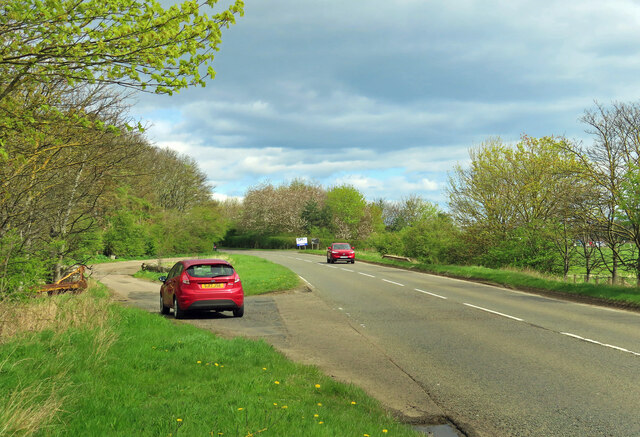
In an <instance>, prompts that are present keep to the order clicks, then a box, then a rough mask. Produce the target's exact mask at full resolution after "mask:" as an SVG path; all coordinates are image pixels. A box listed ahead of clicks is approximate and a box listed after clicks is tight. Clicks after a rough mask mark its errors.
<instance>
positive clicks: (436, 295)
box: [414, 288, 448, 299]
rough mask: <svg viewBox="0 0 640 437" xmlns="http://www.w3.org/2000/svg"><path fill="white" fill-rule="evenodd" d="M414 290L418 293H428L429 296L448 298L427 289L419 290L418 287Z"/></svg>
mask: <svg viewBox="0 0 640 437" xmlns="http://www.w3.org/2000/svg"><path fill="white" fill-rule="evenodd" d="M414 290H415V291H419V292H420V293H424V294H428V295H429V296H434V297H439V298H440V299H448V298H447V297H444V296H440V295H439V294H435V293H429V292H428V291H424V290H420V289H419V288H414Z"/></svg>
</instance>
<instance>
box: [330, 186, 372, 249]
mask: <svg viewBox="0 0 640 437" xmlns="http://www.w3.org/2000/svg"><path fill="white" fill-rule="evenodd" d="M327 206H328V207H329V210H330V211H331V214H332V215H333V227H334V230H335V235H336V237H337V238H343V239H346V240H350V239H354V238H359V237H366V236H367V235H358V226H359V225H360V222H361V220H362V219H363V218H364V217H365V213H366V208H367V202H366V200H365V198H364V196H363V195H362V193H360V191H358V190H357V189H356V188H354V187H353V186H351V185H340V186H337V187H333V188H331V189H330V190H329V191H328V192H327Z"/></svg>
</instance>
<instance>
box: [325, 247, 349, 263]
mask: <svg viewBox="0 0 640 437" xmlns="http://www.w3.org/2000/svg"><path fill="white" fill-rule="evenodd" d="M336 261H346V262H348V263H351V264H353V263H355V262H356V253H355V252H354V250H353V247H351V245H350V244H349V243H332V244H331V246H329V247H327V263H330V264H332V263H335V262H336Z"/></svg>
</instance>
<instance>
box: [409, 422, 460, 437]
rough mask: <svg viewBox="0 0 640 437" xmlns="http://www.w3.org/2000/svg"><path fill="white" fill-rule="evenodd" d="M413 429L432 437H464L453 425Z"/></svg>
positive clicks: (425, 426) (415, 427)
mask: <svg viewBox="0 0 640 437" xmlns="http://www.w3.org/2000/svg"><path fill="white" fill-rule="evenodd" d="M413 429H415V430H416V431H419V432H421V433H423V434H425V435H427V436H430V437H464V434H461V433H460V432H459V431H458V430H457V429H456V428H454V427H453V426H451V425H448V424H447V425H413Z"/></svg>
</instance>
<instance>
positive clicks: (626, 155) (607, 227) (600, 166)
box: [570, 103, 640, 283]
mask: <svg viewBox="0 0 640 437" xmlns="http://www.w3.org/2000/svg"><path fill="white" fill-rule="evenodd" d="M582 121H583V123H585V124H586V125H587V133H589V134H591V135H592V136H593V142H592V143H591V144H590V145H588V146H586V147H578V146H577V145H576V146H574V147H572V148H570V150H571V152H572V153H573V154H574V155H575V157H576V159H579V160H580V162H581V164H582V166H583V167H584V169H585V171H584V175H585V178H587V179H588V180H589V181H590V183H591V184H592V186H593V190H592V197H593V200H594V201H593V207H592V208H590V209H588V210H586V211H585V213H586V218H585V220H587V221H589V222H590V223H591V224H592V226H593V227H594V228H595V233H596V234H597V237H598V240H599V241H604V242H605V243H606V248H603V247H600V245H597V246H596V250H598V251H599V252H600V258H601V260H602V262H603V264H604V265H605V266H606V268H607V269H608V270H609V271H610V272H611V275H612V277H613V281H614V282H616V281H617V280H618V276H619V268H620V266H621V265H622V266H626V267H629V268H632V269H633V270H635V272H636V277H637V278H638V281H639V283H640V236H639V234H640V228H639V227H638V226H637V217H638V214H637V203H636V201H635V200H634V197H635V196H636V195H637V193H636V188H635V185H636V181H637V176H636V174H637V165H638V162H639V161H640V104H637V103H634V104H628V103H614V104H612V105H611V106H610V107H606V106H603V105H601V104H596V106H595V108H593V109H589V110H587V111H585V113H584V115H583V117H582ZM627 241H628V242H631V243H632V250H630V251H629V250H624V249H623V248H624V245H625V242H627ZM609 252H610V253H611V256H609V255H608V254H609Z"/></svg>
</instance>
